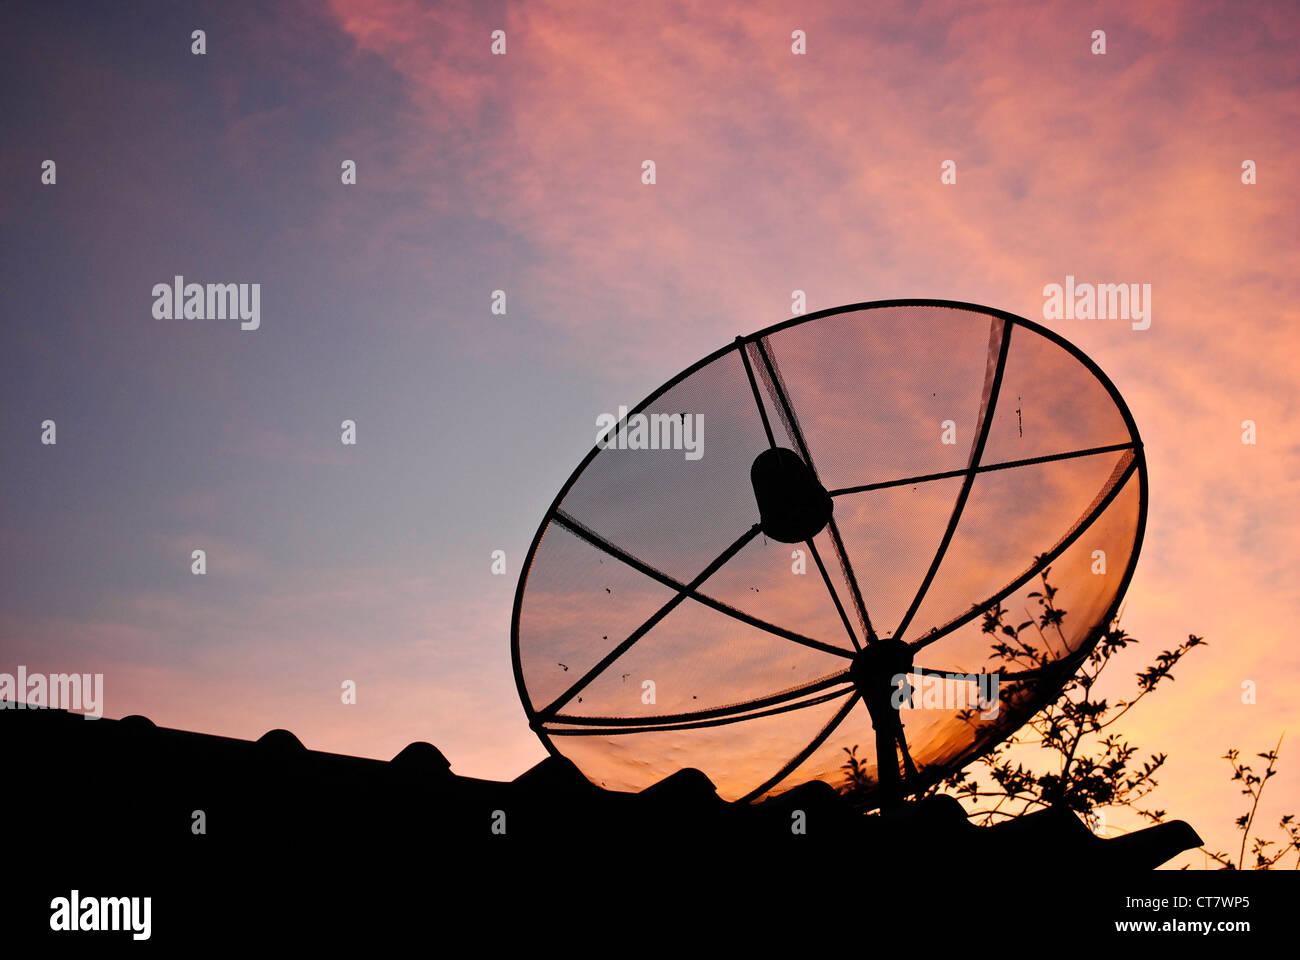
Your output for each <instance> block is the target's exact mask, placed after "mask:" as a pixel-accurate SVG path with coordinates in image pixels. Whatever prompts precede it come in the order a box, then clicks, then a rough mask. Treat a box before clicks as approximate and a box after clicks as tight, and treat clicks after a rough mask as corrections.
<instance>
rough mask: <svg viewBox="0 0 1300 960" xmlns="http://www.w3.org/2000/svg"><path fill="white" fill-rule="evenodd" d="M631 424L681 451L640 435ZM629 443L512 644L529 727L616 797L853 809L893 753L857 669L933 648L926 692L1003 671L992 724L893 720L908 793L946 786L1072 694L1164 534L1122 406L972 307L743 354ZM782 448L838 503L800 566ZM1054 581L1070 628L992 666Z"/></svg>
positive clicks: (799, 336) (822, 318) (540, 575)
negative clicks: (706, 795)
mask: <svg viewBox="0 0 1300 960" xmlns="http://www.w3.org/2000/svg"><path fill="white" fill-rule="evenodd" d="M639 417H641V418H644V419H640V420H639V419H638V418H639ZM686 418H694V420H693V425H695V426H696V428H697V430H696V434H695V435H694V439H695V440H698V441H699V445H698V447H697V448H695V449H696V451H697V452H698V456H689V455H688V454H689V453H691V452H692V451H691V449H687V448H685V447H687V446H689V441H688V439H687V438H690V437H691V434H690V433H689V431H688V428H687V419H686ZM638 423H641V424H644V425H647V426H646V429H647V430H648V431H649V436H652V437H654V438H655V439H656V440H660V441H662V442H659V443H654V444H649V443H648V442H647V443H639V442H638V440H634V439H632V437H633V431H635V430H638V429H640V428H638V427H637V424H638ZM684 431H686V432H684ZM646 436H647V434H645V433H642V434H641V435H640V438H641V439H645V438H646ZM609 437H610V438H611V439H612V442H609V443H606V444H598V445H597V446H596V447H595V448H593V450H592V451H591V452H590V453H589V454H588V456H587V457H586V459H585V460H584V461H583V463H582V464H581V465H580V466H579V467H578V469H577V470H576V471H575V472H574V474H573V475H572V477H570V479H569V481H568V483H566V484H565V486H564V488H563V489H562V490H561V492H560V494H559V496H558V497H557V498H556V500H555V503H554V504H553V505H552V507H551V509H550V510H549V511H548V513H547V515H546V517H545V518H544V520H543V522H542V524H541V526H540V527H539V529H538V532H537V536H536V537H535V538H534V541H533V544H532V547H531V548H530V550H529V553H528V556H527V558H526V561H525V563H524V565H523V570H522V573H521V575H520V579H519V586H518V589H517V591H516V595H515V608H514V617H513V621H512V630H511V632H512V637H511V641H512V648H513V657H514V668H515V679H516V683H517V685H518V687H519V693H520V697H521V699H522V701H523V704H524V708H525V711H526V713H527V715H528V718H529V721H530V723H531V725H532V727H533V729H534V730H535V731H536V732H537V734H538V736H539V737H540V738H541V740H542V742H543V743H544V744H545V745H546V747H547V749H548V750H550V751H551V752H552V753H556V754H560V755H563V756H565V757H567V758H569V759H570V760H572V761H573V762H574V763H575V764H576V765H577V766H578V768H579V769H580V770H581V771H582V772H583V774H584V775H585V776H587V777H588V779H590V780H591V781H592V782H593V783H596V784H598V785H600V786H603V787H606V788H608V789H611V790H624V791H635V790H641V789H644V788H645V787H647V786H650V785H652V784H654V783H657V782H658V781H660V780H662V779H664V778H665V777H667V776H669V775H671V774H673V773H675V772H676V771H678V770H680V769H682V768H685V767H695V768H698V769H700V770H702V771H703V772H704V773H705V774H707V775H708V776H709V778H710V779H711V780H712V781H713V782H714V784H715V785H716V786H717V788H718V793H719V795H720V796H722V797H723V798H724V799H727V800H733V801H734V800H757V799H762V798H764V797H767V796H772V795H775V794H778V793H781V792H783V791H785V790H788V789H790V788H792V787H795V786H798V785H799V784H801V783H804V782H807V781H809V780H823V781H826V782H828V783H831V784H832V785H834V786H836V787H837V788H839V787H842V786H843V783H844V776H845V774H844V769H843V768H844V764H845V761H846V758H847V756H848V754H847V753H846V751H847V750H855V751H856V753H855V755H856V757H857V758H858V760H859V761H860V763H862V765H863V770H864V771H865V776H866V783H867V787H868V792H869V791H870V789H871V786H872V784H877V783H878V779H877V778H878V776H879V763H880V758H878V757H877V756H876V755H875V751H876V743H875V740H874V738H873V732H872V725H871V718H870V716H869V715H868V712H867V709H866V706H865V705H864V703H863V701H862V700H861V698H860V697H859V696H858V694H857V691H856V688H855V685H854V683H853V681H852V679H851V678H850V676H849V667H850V665H851V663H852V661H853V657H854V655H855V652H856V651H858V650H859V649H861V648H862V647H864V646H866V645H869V644H871V643H873V642H876V641H877V640H879V639H881V638H895V639H898V640H901V641H903V642H905V643H906V644H907V645H908V646H909V648H910V649H911V650H912V653H913V657H914V664H915V666H914V676H913V681H912V682H913V683H914V684H915V685H916V686H917V689H918V691H919V690H921V689H922V677H921V673H922V672H924V673H926V674H935V673H939V674H943V675H947V676H949V678H950V679H951V684H950V686H949V688H948V689H949V691H950V693H951V692H952V691H954V690H956V688H957V687H960V686H962V684H963V682H965V683H966V686H967V687H969V688H971V689H974V686H975V685H974V684H970V683H969V682H966V681H962V680H961V679H960V677H961V676H965V675H973V674H979V673H996V674H998V676H999V694H1000V696H999V708H998V709H997V710H996V712H993V711H972V710H969V709H960V708H951V709H945V708H944V707H943V706H942V705H932V706H930V707H928V708H920V707H921V705H918V708H917V709H904V710H902V711H901V712H900V718H901V720H902V722H903V729H904V737H905V744H904V746H903V748H902V749H903V750H905V751H906V753H907V754H908V756H907V757H906V759H905V761H904V762H903V765H902V768H901V769H902V771H903V773H904V775H905V777H906V779H905V782H904V786H905V789H907V790H914V789H918V788H920V787H922V786H924V785H926V784H928V783H930V782H933V781H934V780H935V779H937V778H939V777H942V776H945V775H947V774H949V773H951V772H952V771H953V770H955V769H957V768H958V767H960V766H962V765H963V764H965V763H968V762H970V761H971V760H972V759H974V758H976V757H977V756H978V755H979V754H981V753H982V752H984V751H986V750H987V749H989V748H990V747H991V746H993V745H995V744H996V743H998V742H999V741H1001V740H1003V739H1005V738H1006V737H1007V736H1009V735H1010V734H1011V733H1012V732H1014V731H1015V730H1016V729H1017V727H1019V726H1020V725H1021V724H1023V723H1024V722H1025V721H1026V720H1027V719H1028V718H1029V717H1030V716H1032V715H1033V713H1034V712H1035V711H1037V710H1038V709H1039V708H1041V707H1042V706H1043V705H1044V704H1045V703H1048V702H1050V701H1051V700H1052V699H1054V698H1055V697H1056V695H1057V694H1058V693H1059V691H1060V688H1061V686H1062V685H1063V684H1064V683H1065V681H1066V680H1067V679H1068V678H1069V676H1070V675H1071V674H1072V673H1073V672H1074V669H1075V668H1076V667H1077V665H1078V663H1079V662H1080V660H1081V659H1082V658H1083V657H1085V656H1086V655H1087V654H1088V652H1089V651H1090V650H1091V649H1092V647H1093V645H1094V644H1095V643H1096V641H1097V639H1098V637H1099V636H1100V635H1101V633H1102V632H1104V630H1105V629H1106V627H1107V626H1108V625H1109V623H1110V622H1111V620H1112V618H1113V616H1114V613H1115V610H1116V609H1117V607H1118V604H1119V601H1120V599H1121V598H1122V596H1123V593H1124V590H1125V588H1126V587H1127V585H1128V582H1129V579H1130V578H1131V576H1132V572H1133V567H1134V564H1135V563H1136V560H1137V554H1138V550H1139V548H1140V546H1141V541H1142V535H1143V530H1144V526H1145V519H1146V505H1147V478H1146V465H1145V460H1144V458H1143V453H1142V444H1141V440H1140V438H1139V436H1138V433H1137V429H1136V426H1135V425H1134V422H1133V418H1132V416H1131V414H1130V413H1129V410H1128V408H1127V406H1126V405H1125V404H1124V401H1123V399H1122V398H1121V397H1120V395H1119V393H1118V391H1117V390H1116V389H1115V387H1114V385H1113V384H1112V383H1111V382H1110V380H1109V379H1108V378H1107V377H1106V376H1105V374H1103V373H1102V372H1101V370H1100V369H1099V368H1098V367H1097V366H1096V365H1095V364H1094V363H1093V362H1092V361H1091V360H1089V359H1088V358H1087V357H1086V356H1085V355H1084V354H1083V353H1082V352H1081V351H1079V350H1078V349H1077V348H1076V347H1074V346H1073V345H1072V344H1070V343H1068V342H1067V341H1066V340H1064V339H1063V338H1061V337H1060V336H1059V335H1057V334H1055V333H1052V332H1051V331H1048V330H1046V329H1045V328H1043V327H1041V326H1040V325H1038V324H1035V323H1032V322H1030V321H1028V320H1024V319H1023V318H1020V317H1015V316H1013V315H1011V314H1007V313H1004V312H1001V311H998V310H994V309H991V308H986V307H979V306H976V305H973V304H959V303H952V302H948V301H921V300H909V301H888V302H881V303H869V304H855V305H852V306H848V307H840V308H836V309H834V310H827V311H823V312H821V313H817V314H812V315H809V316H806V317H798V318H795V319H793V320H790V321H787V322H785V323H782V324H778V325H776V326H774V327H771V328H768V329H767V330H763V331H760V332H759V333H756V334H753V335H751V336H748V337H743V338H738V339H737V340H736V342H735V343H733V344H731V345H729V346H727V347H725V348H723V349H722V350H719V351H718V352H716V353H714V354H713V355H711V356H709V357H706V358H705V359H704V360H702V361H700V362H699V363H697V364H695V365H694V366H692V367H691V368H689V369H688V370H686V371H685V372H683V373H682V374H680V375H679V376H677V377H675V378H674V379H673V380H671V381H669V383H667V384H665V385H664V386H663V387H661V388H660V389H659V390H657V391H655V392H654V393H653V394H651V396H650V397H648V398H647V399H646V400H645V401H643V402H642V403H641V404H639V405H638V406H637V407H636V408H635V409H634V410H632V411H630V412H629V413H628V415H627V416H626V418H624V420H622V421H620V423H619V424H618V426H617V427H616V428H615V429H614V430H612V431H611V432H610V434H609ZM647 445H648V446H650V447H651V448H649V449H641V448H636V449H633V448H632V447H640V446H647ZM772 446H778V447H784V448H786V449H789V450H793V451H795V452H796V453H799V454H800V456H801V457H802V458H803V459H804V461H805V462H806V463H807V464H808V465H809V466H810V467H811V469H812V471H813V473H814V474H815V476H816V478H817V479H818V481H819V482H820V483H821V485H822V486H823V487H825V489H826V490H827V491H829V493H830V495H831V498H832V502H833V513H832V520H831V522H830V523H829V524H828V525H827V526H826V527H824V528H823V529H822V530H821V531H820V532H818V533H817V534H816V535H815V536H813V537H812V538H811V539H810V540H808V541H806V542H804V543H795V544H790V543H781V542H777V541H776V540H774V539H770V538H768V537H766V536H765V535H764V534H763V533H762V532H761V530H759V528H758V522H759V515H758V508H757V505H756V503H755V495H754V489H753V487H752V485H751V481H750V467H751V465H752V464H753V462H754V460H755V458H756V457H757V456H758V455H759V454H761V453H762V452H763V451H765V450H767V449H768V448H769V447H772ZM654 447H657V449H656V448H654ZM1045 574H1046V575H1047V576H1048V577H1049V579H1050V583H1051V585H1052V587H1053V588H1055V590H1056V593H1055V596H1054V601H1053V602H1054V605H1055V606H1056V607H1057V608H1058V609H1060V610H1063V611H1064V616H1063V619H1062V620H1061V621H1060V623H1059V625H1058V626H1057V627H1053V628H1050V629H1046V630H1040V629H1038V628H1037V627H1034V628H1033V629H1028V630H1026V631H1023V632H1022V634H1021V640H1022V641H1024V642H1025V644H1027V645H1028V647H1029V648H1030V653H1029V654H1028V655H1024V656H1020V657H1016V658H1008V657H1006V655H1005V654H999V653H997V652H996V651H995V650H994V649H993V645H994V643H995V642H996V641H997V639H998V638H997V637H996V636H995V635H993V634H990V633H989V632H987V631H986V630H985V629H984V626H985V622H986V615H987V613H988V611H989V610H990V609H991V608H993V607H995V606H996V605H999V604H1000V605H1001V607H1002V608H1003V609H1005V610H1007V611H1008V621H1009V622H1010V623H1013V624H1015V623H1019V622H1022V621H1026V620H1029V619H1031V618H1032V617H1033V614H1034V612H1035V611H1037V610H1038V609H1039V608H1038V607H1036V606H1035V604H1036V600H1035V598H1034V596H1033V594H1034V593H1035V592H1038V591H1042V590H1043V577H1044V575H1045ZM1027 664H1029V665H1030V666H1027ZM1044 664H1046V666H1043V665H1044ZM928 679H929V680H930V682H931V689H933V688H934V685H933V679H934V678H933V677H932V676H931V677H929V678H928ZM953 685H955V686H953ZM915 699H919V698H918V697H914V700H915ZM990 713H992V714H993V715H992V716H990V715H989V714H990ZM886 762H888V763H894V764H895V765H898V764H899V758H898V757H895V758H888V759H887V760H886Z"/></svg>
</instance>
